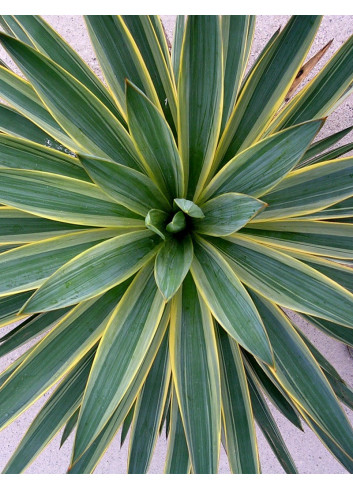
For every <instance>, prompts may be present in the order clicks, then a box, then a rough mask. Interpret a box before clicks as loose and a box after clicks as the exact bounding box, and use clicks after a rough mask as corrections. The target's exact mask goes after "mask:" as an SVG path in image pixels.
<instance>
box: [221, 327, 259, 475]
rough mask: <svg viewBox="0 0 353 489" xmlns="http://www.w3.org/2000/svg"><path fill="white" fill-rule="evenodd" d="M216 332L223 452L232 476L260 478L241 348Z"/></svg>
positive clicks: (230, 339) (222, 334)
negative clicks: (223, 438)
mask: <svg viewBox="0 0 353 489" xmlns="http://www.w3.org/2000/svg"><path fill="white" fill-rule="evenodd" d="M217 332H218V351H219V358H220V366H221V386H222V389H221V391H222V413H223V419H224V432H225V433H224V434H225V440H226V447H225V448H226V452H227V456H228V460H229V464H230V468H231V470H232V473H233V474H259V473H260V460H259V454H258V450H257V440H256V432H255V424H254V418H253V413H252V408H251V401H250V395H249V388H248V384H247V380H246V375H245V370H244V365H243V360H242V357H241V353H240V348H239V345H238V343H236V342H235V341H234V340H233V339H232V338H230V337H229V336H228V334H227V333H226V332H225V331H224V330H223V329H222V328H221V327H218V328H217Z"/></svg>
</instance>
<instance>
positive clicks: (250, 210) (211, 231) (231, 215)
mask: <svg viewBox="0 0 353 489" xmlns="http://www.w3.org/2000/svg"><path fill="white" fill-rule="evenodd" d="M265 205H266V204H265V203H264V202H261V200H258V199H255V198H254V197H250V196H249V195H244V194H236V193H228V194H223V195H218V196H217V197H215V198H214V199H211V200H208V201H207V202H206V203H205V204H203V205H202V206H201V209H202V211H203V213H204V214H205V218H204V219H202V220H198V221H195V223H193V229H194V230H195V231H196V232H198V233H201V234H208V235H210V236H227V235H229V234H232V233H235V231H238V230H239V229H240V228H242V227H243V226H245V225H246V224H247V223H248V222H249V221H250V220H251V219H253V217H254V216H256V214H258V213H259V212H261V210H262V209H264V208H265Z"/></svg>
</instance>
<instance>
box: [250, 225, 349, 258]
mask: <svg viewBox="0 0 353 489" xmlns="http://www.w3.org/2000/svg"><path fill="white" fill-rule="evenodd" d="M241 233H242V234H244V235H245V236H248V237H249V238H252V239H254V240H256V241H259V242H261V243H264V244H269V245H270V246H271V245H273V246H276V247H277V246H278V247H279V248H284V249H285V250H294V251H299V252H303V253H315V254H317V255H326V256H329V257H333V258H343V259H352V258H353V240H352V238H353V225H352V224H340V223H334V222H319V221H291V220H288V221H286V220H281V221H274V222H263V223H259V224H256V223H254V224H253V223H252V222H251V223H250V224H249V226H248V227H247V228H246V229H242V230H241Z"/></svg>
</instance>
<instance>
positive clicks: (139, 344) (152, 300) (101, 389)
mask: <svg viewBox="0 0 353 489" xmlns="http://www.w3.org/2000/svg"><path fill="white" fill-rule="evenodd" d="M163 309H164V301H163V297H162V295H161V293H160V292H159V290H158V289H157V286H156V284H155V281H154V277H153V273H152V265H151V264H149V265H147V266H145V267H144V268H143V269H142V270H141V271H140V273H139V274H138V275H137V276H136V278H135V279H134V281H133V282H132V284H131V286H130V287H129V288H128V290H127V292H126V293H125V294H124V297H123V299H122V300H121V302H120V303H119V305H118V306H117V308H116V309H115V310H114V312H113V315H112V317H111V318H110V320H109V323H108V325H107V327H106V330H105V332H104V335H103V338H102V340H101V341H100V343H99V347H98V350H97V354H96V356H95V360H94V363H93V366H92V370H91V373H90V377H89V380H88V383H87V388H86V391H85V395H84V399H83V402H82V407H81V411H80V417H79V421H78V426H77V433H76V439H75V447H74V454H73V460H74V461H75V460H76V459H78V458H79V456H80V455H81V454H82V453H83V452H84V451H85V450H86V449H87V448H88V447H89V445H90V444H91V443H92V442H93V441H94V439H95V438H96V437H97V436H98V435H99V433H100V431H101V430H102V428H104V426H105V425H106V423H107V422H108V421H109V419H110V417H111V416H112V414H113V413H114V411H115V409H116V406H118V404H119V402H121V400H122V399H123V397H124V395H125V394H126V391H127V389H128V387H129V385H130V384H131V382H132V381H133V379H134V377H135V376H136V374H137V372H138V369H139V367H140V366H141V363H142V360H143V358H144V356H145V355H146V353H147V351H148V348H149V346H150V344H151V341H152V339H153V336H154V334H155V332H156V329H157V326H158V324H159V321H160V319H161V316H162V313H163Z"/></svg>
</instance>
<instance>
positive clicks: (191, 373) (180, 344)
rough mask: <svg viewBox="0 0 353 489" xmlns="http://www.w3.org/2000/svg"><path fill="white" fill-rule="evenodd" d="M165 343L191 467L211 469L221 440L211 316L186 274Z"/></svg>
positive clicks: (199, 471)
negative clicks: (167, 348)
mask: <svg viewBox="0 0 353 489" xmlns="http://www.w3.org/2000/svg"><path fill="white" fill-rule="evenodd" d="M169 344H170V358H171V366H172V375H173V382H174V385H175V390H176V395H177V399H178V403H179V408H180V412H181V418H182V420H183V425H184V429H185V436H186V440H187V444H188V447H189V455H190V460H191V464H192V468H193V472H194V473H195V474H210V473H211V474H212V473H216V472H217V468H218V459H219V453H220V442H221V436H220V435H221V433H220V432H221V386H220V373H219V365H218V353H217V343H216V337H215V332H214V325H213V321H212V316H211V314H210V312H209V310H208V308H207V307H206V305H205V303H204V302H203V299H202V298H201V297H200V296H199V295H198V292H197V289H196V286H195V284H194V281H193V279H192V277H191V275H190V274H188V275H187V276H186V278H185V280H184V282H183V285H182V289H181V290H180V291H179V292H178V293H177V295H176V296H175V297H174V299H173V303H172V312H171V323H170V340H169Z"/></svg>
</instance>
